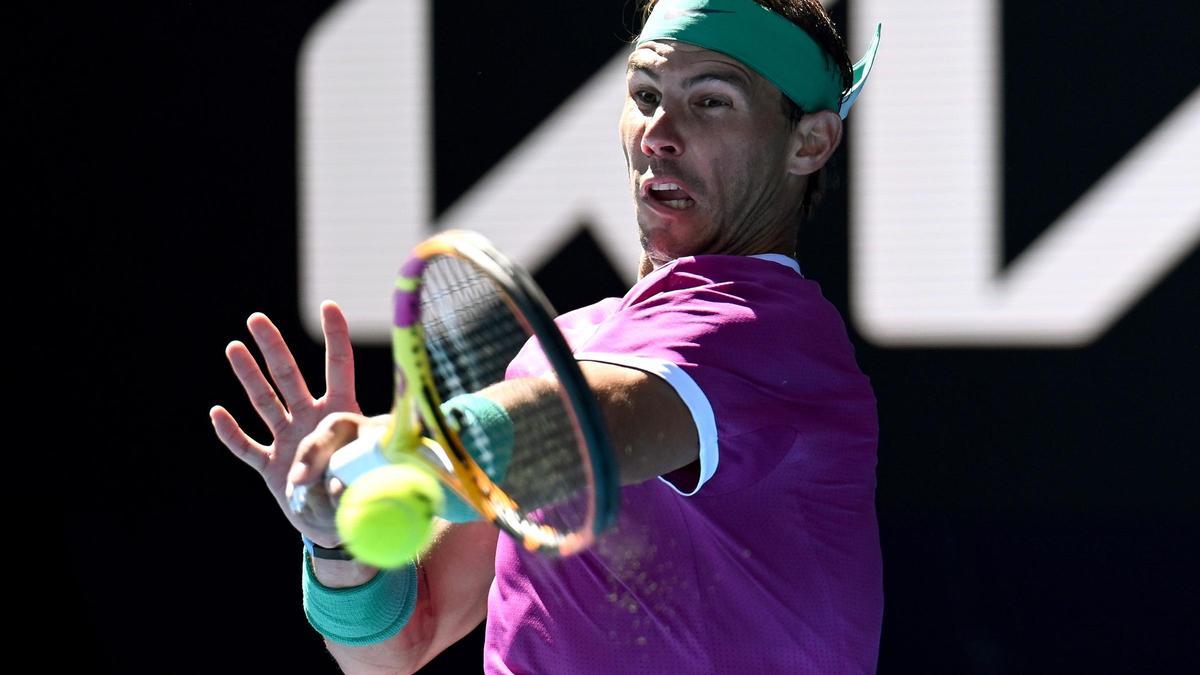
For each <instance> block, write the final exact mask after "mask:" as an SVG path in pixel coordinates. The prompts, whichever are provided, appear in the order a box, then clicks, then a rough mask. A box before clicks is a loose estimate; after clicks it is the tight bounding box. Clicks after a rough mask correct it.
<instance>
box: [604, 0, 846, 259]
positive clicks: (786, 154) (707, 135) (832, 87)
mask: <svg viewBox="0 0 1200 675" xmlns="http://www.w3.org/2000/svg"><path fill="white" fill-rule="evenodd" d="M754 2H756V3H758V6H756V5H754V4H752V3H751V2H750V1H749V0H743V1H742V2H728V1H726V0H722V1H721V2H711V3H696V2H679V1H678V0H663V1H662V3H661V4H662V5H663V6H662V7H660V8H659V10H660V11H659V12H658V13H656V14H655V15H654V16H653V17H652V18H651V20H650V21H649V23H648V24H647V27H646V31H644V32H643V36H642V38H640V39H639V40H638V43H637V46H636V48H635V49H634V50H633V53H632V54H631V55H630V57H629V70H628V77H627V83H628V95H627V98H626V104H625V109H624V111H623V113H622V116H621V125H620V127H621V138H622V142H623V146H624V150H625V155H626V160H627V163H628V166H629V174H630V182H631V187H632V188H633V191H634V202H635V205H636V210H637V217H638V223H639V226H640V227H641V232H642V239H643V242H642V243H643V250H644V251H645V253H646V255H647V256H648V261H647V262H648V263H650V264H653V265H654V266H658V265H661V264H663V263H665V262H667V261H669V260H671V259H674V258H676V257H680V256H684V255H694V254H701V253H728V254H743V255H744V254H749V253H761V252H766V251H776V252H781V253H791V252H793V251H794V250H795V237H796V227H797V225H798V224H799V222H800V220H801V218H802V217H804V216H806V215H807V212H808V211H809V210H811V208H812V206H813V205H814V203H815V202H816V200H817V199H818V198H819V192H820V175H821V169H822V167H824V166H825V163H826V162H827V161H828V159H829V157H830V156H831V155H832V153H833V151H834V150H835V149H836V148H837V146H838V143H839V142H840V140H841V134H842V125H841V118H840V117H839V115H838V112H837V110H838V107H839V104H840V100H841V93H842V92H843V91H845V90H848V89H849V88H850V83H851V80H852V74H851V70H850V65H849V58H848V57H847V55H846V50H845V47H844V43H843V42H842V39H841V37H840V36H838V34H837V32H836V31H835V30H834V28H833V25H832V23H831V22H830V21H829V18H828V16H827V15H826V14H825V11H824V9H823V8H822V7H821V5H820V3H819V2H818V1H817V0H754ZM658 4H660V3H658V2H655V1H654V0H651V2H650V3H649V5H648V7H647V12H648V13H649V12H650V11H652V10H653V9H654V7H655V6H656V5H658ZM760 6H761V7H760ZM763 7H765V8H766V9H769V10H771V11H774V12H776V14H778V16H770V17H769V21H771V22H774V24H770V23H769V24H767V25H766V26H765V28H766V29H773V30H775V31H776V35H777V36H778V37H777V38H776V39H777V40H779V41H780V42H779V44H786V43H787V41H791V44H792V45H795V46H796V47H797V51H795V52H794V56H793V55H791V54H789V56H788V58H789V59H793V58H794V59H798V60H803V59H807V61H804V62H803V63H801V64H800V67H795V68H793V67H791V66H792V63H794V62H795V61H784V62H783V63H782V65H783V69H782V71H786V72H787V73H788V74H787V75H785V76H784V77H782V78H778V79H779V83H777V82H776V81H775V80H773V79H771V78H770V77H769V75H771V73H772V64H771V63H766V64H765V66H764V62H763V61H762V60H761V58H760V59H759V60H757V61H756V59H755V58H754V57H755V56H757V54H750V56H751V58H746V57H744V56H743V58H742V59H739V58H735V57H734V56H731V55H730V53H743V54H744V53H747V52H746V50H755V49H756V48H757V45H756V44H755V41H756V40H758V39H759V36H761V35H762V32H763V28H764V27H763V26H761V25H757V24H750V25H748V26H747V25H743V24H742V23H739V22H740V21H743V20H744V19H743V17H748V18H749V20H751V21H756V20H760V19H761V18H762V17H761V16H759V15H758V14H753V13H751V12H758V11H763V12H765V11H766V10H764V9H762V8H763ZM726 10H733V11H726ZM737 12H742V14H740V15H739V14H737ZM717 14H722V15H725V16H716V17H715V19H714V15H717ZM779 17H783V18H784V19H786V20H787V21H790V22H791V24H792V25H788V24H787V23H785V22H783V21H781V20H780V18H779ZM681 21H682V23H681ZM688 21H692V23H691V24H689V23H688ZM702 21H707V24H704V25H699V26H698V27H699V29H701V30H697V29H696V28H697V25H698V22H702ZM681 25H682V26H684V29H685V30H683V31H679V30H676V29H677V28H678V27H679V26H681ZM664 26H665V28H664ZM797 26H798V27H799V29H801V30H803V33H800V32H799V30H798V29H797V28H796V27H797ZM689 31H690V32H689ZM704 31H708V32H707V33H705V32H704ZM738 31H741V34H738V35H735V33H737V32H738ZM662 35H667V36H670V37H669V38H663V37H660V36H662ZM730 35H732V36H733V37H734V39H733V40H732V41H730V40H728V39H726V38H727V37H729V36H730ZM674 37H678V38H679V39H673V38H674ZM687 40H692V41H693V42H699V43H703V44H709V45H713V44H716V45H717V46H720V47H722V48H724V51H719V50H716V49H710V48H705V47H701V46H697V45H696V44H692V43H690V42H688V41H687ZM738 40H741V43H739V42H738ZM726 44H729V45H730V46H729V47H728V48H725V45H726ZM804 50H808V51H807V52H806V51H804ZM759 53H761V54H765V56H764V57H762V58H766V59H772V58H777V57H776V56H775V53H776V52H775V51H773V50H771V49H767V50H759ZM747 62H750V63H756V64H757V65H758V68H756V67H753V66H751V65H748V63H747ZM764 72H766V73H767V75H764ZM773 72H774V73H776V74H777V73H779V72H781V69H780V68H779V67H778V66H776V67H775V68H774V71H773ZM795 73H800V74H801V76H797V75H796V74H795ZM781 85H782V86H781ZM784 89H786V90H787V91H789V92H790V93H791V94H792V96H791V97H789V96H787V95H785V94H784V93H783V90H784ZM793 99H800V101H801V102H798V101H797V100H793ZM671 186H678V187H677V188H673V187H671ZM646 267H647V265H646V264H644V265H643V272H644V271H646Z"/></svg>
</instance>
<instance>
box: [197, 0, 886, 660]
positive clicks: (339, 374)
mask: <svg viewBox="0 0 1200 675" xmlns="http://www.w3.org/2000/svg"><path fill="white" fill-rule="evenodd" d="M651 8H652V11H651V13H650V14H649V16H648V18H647V21H646V23H645V26H644V29H643V31H642V33H641V35H640V36H639V37H638V38H637V40H636V42H635V45H634V48H633V50H632V52H631V54H630V56H629V62H628V64H629V67H628V77H627V84H628V91H627V98H626V103H625V107H624V111H623V113H622V115H621V119H620V135H621V140H622V143H623V147H624V151H625V157H626V161H627V164H628V169H629V181H630V188H631V190H632V196H633V202H634V212H635V214H636V219H637V223H638V226H639V231H640V233H641V242H642V249H643V253H642V258H641V261H640V264H641V267H640V280H639V281H638V283H637V284H636V285H634V286H633V288H631V289H630V290H629V292H628V293H626V295H625V296H624V297H622V298H610V299H608V300H604V301H602V302H599V303H597V304H595V305H592V306H589V307H585V308H582V309H579V310H576V311H573V312H570V313H568V314H565V315H563V316H562V317H560V318H559V319H558V323H559V326H560V328H561V329H562V330H563V332H564V334H565V336H566V337H567V340H568V342H569V343H570V344H571V346H572V349H573V351H574V352H575V354H576V357H577V359H579V360H580V362H581V366H582V368H583V370H584V373H585V375H586V376H587V378H588V381H589V383H590V384H591V386H592V388H593V390H594V391H595V392H596V394H597V397H598V399H599V400H600V404H601V407H602V410H603V412H604V414H605V417H606V419H607V421H608V423H609V426H610V428H611V429H612V435H613V440H614V447H615V448H617V455H618V463H619V465H620V473H621V478H622V483H623V485H624V487H623V488H622V492H621V515H620V518H619V521H618V523H617V525H616V526H615V528H614V529H613V530H611V531H610V532H609V533H608V534H606V535H605V536H604V537H602V538H601V539H600V540H599V541H598V542H597V544H596V545H595V546H594V547H593V548H592V549H589V550H588V551H586V552H584V553H582V554H580V555H577V556H574V557H571V558H566V559H547V558H543V557H538V556H536V555H532V554H529V553H527V552H526V551H524V549H523V548H522V547H521V546H520V545H519V544H517V543H515V542H513V541H512V540H511V539H510V538H509V537H506V536H502V535H498V533H497V530H496V529H495V528H493V527H492V526H490V525H488V524H485V523H475V522H464V523H456V524H450V523H443V524H442V528H443V530H442V532H441V534H440V535H439V537H438V539H437V540H436V543H435V544H434V546H433V547H432V548H431V549H430V551H429V553H428V554H427V555H425V556H424V557H423V558H422V559H421V560H420V561H419V562H418V563H417V564H414V565H412V566H410V567H409V568H405V569H401V570H397V571H389V572H380V571H379V570H376V569H374V568H370V567H367V566H364V565H361V564H359V563H357V562H355V561H353V560H350V559H348V557H347V556H345V555H344V554H343V553H342V552H340V551H339V550H338V549H337V547H336V545H337V543H338V542H337V541H336V538H335V537H331V535H329V534H328V533H329V532H332V531H333V528H332V527H331V526H329V527H326V528H314V527H312V525H311V524H310V523H301V522H299V521H298V520H296V517H295V516H294V515H293V514H292V513H291V511H290V509H289V508H287V505H286V499H285V496H284V485H285V482H286V479H287V475H288V474H289V472H290V473H291V478H292V480H293V481H294V482H296V483H297V484H310V483H314V482H319V481H321V480H322V476H323V472H324V467H325V464H326V462H327V461H328V457H329V455H330V454H331V453H332V452H333V451H334V450H336V449H337V448H339V447H341V446H342V445H344V444H345V443H347V442H348V441H349V440H351V439H353V438H354V437H355V436H356V433H357V428H358V425H359V424H360V423H361V422H362V421H363V418H362V417H361V416H360V415H359V414H358V413H359V410H358V406H357V403H356V402H355V396H354V382H353V366H352V356H351V349H350V343H349V338H348V334H347V329H346V322H345V319H344V318H343V316H342V314H341V312H340V310H339V309H338V307H337V306H336V305H335V304H333V303H326V304H325V305H324V306H323V307H322V316H323V325H324V332H325V338H326V346H327V347H326V348H327V364H328V365H327V373H326V378H327V382H328V391H327V393H326V394H325V395H324V396H323V397H321V398H320V399H314V397H313V396H312V394H311V393H310V392H309V390H308V388H307V386H306V385H305V383H304V380H303V379H302V378H301V376H300V375H299V373H298V371H297V368H296V365H295V361H294V360H293V359H292V357H291V354H290V352H289V350H288V348H287V345H286V344H285V342H284V340H283V338H282V336H281V335H280V333H279V331H278V330H277V329H276V328H275V327H274V326H273V325H272V324H271V322H270V321H269V320H268V319H267V318H266V317H265V316H262V315H261V314H256V315H254V316H252V317H251V318H250V320H249V326H250V330H251V332H252V334H253V337H254V339H255V341H256V342H257V344H258V345H259V347H260V349H261V350H262V352H263V355H264V358H265V361H266V363H267V366H268V368H269V370H270V373H271V375H272V377H273V379H274V381H275V382H276V384H277V385H278V388H279V391H280V393H281V395H282V398H283V400H282V401H280V400H278V399H277V398H276V397H275V395H274V394H273V392H272V389H271V387H270V385H269V384H268V382H267V379H266V377H265V376H264V374H263V373H262V371H261V369H260V368H259V366H258V365H257V363H256V361H255V359H254V358H253V356H251V354H250V353H249V351H248V350H247V349H246V347H245V346H244V345H242V344H240V343H236V342H235V343H232V344H231V345H230V347H229V348H228V349H227V355H228V357H229V360H230V363H231V364H232V366H233V369H234V371H235V373H236V374H237V376H238V378H239V379H240V380H241V382H242V383H243V385H244V387H245V389H246V390H247V392H248V394H249V395H250V397H251V399H252V401H253V403H254V406H255V408H256V410H257V411H258V412H259V414H260V415H261V416H262V417H263V419H264V420H265V421H266V422H267V424H268V426H269V427H270V428H271V430H272V431H273V433H274V435H275V437H274V442H273V443H272V445H270V446H263V445H260V444H257V443H255V442H254V441H253V440H251V439H250V438H249V437H247V436H246V435H245V433H244V432H242V431H241V430H240V428H239V427H238V425H237V424H236V422H235V421H234V419H233V418H232V417H231V416H230V415H229V413H228V412H226V411H225V410H224V409H223V408H220V407H217V408H214V409H213V411H212V419H213V423H214V426H215V428H216V431H217V434H218V436H219V437H220V438H221V440H222V441H223V442H224V443H225V444H226V445H227V446H228V447H229V448H230V449H231V450H232V451H233V452H234V453H235V454H237V455H238V456H239V457H241V458H242V459H243V460H245V461H246V462H247V463H249V464H251V465H252V466H254V467H255V468H256V469H257V470H258V471H259V472H260V473H261V474H262V475H263V477H264V479H265V480H266V482H267V484H268V487H269V488H270V489H271V491H272V493H273V494H274V496H275V497H276V498H277V499H278V500H279V502H280V505H281V507H282V508H283V510H284V512H285V513H286V514H288V517H289V518H292V519H293V523H294V524H296V526H297V528H298V529H299V530H300V531H301V532H302V533H304V534H305V535H306V538H307V540H308V546H307V548H306V552H305V556H304V589H305V609H306V613H307V616H308V618H309V620H310V622H311V623H312V625H313V626H314V628H315V629H316V630H318V631H319V632H320V633H322V634H323V635H324V636H325V638H326V644H327V646H328V648H329V650H330V652H331V653H332V654H333V655H334V657H335V658H336V659H337V661H338V663H339V664H340V665H341V666H342V668H343V669H344V670H345V671H346V672H352V673H394V672H410V671H414V670H416V669H418V668H420V667H421V666H422V665H423V664H425V663H427V662H428V661H429V660H430V659H432V658H433V657H434V656H436V655H437V654H438V653H439V652H441V651H442V650H443V649H445V648H446V647H447V646H449V645H450V644H452V643H454V642H455V641H457V640H458V639H460V638H461V637H462V636H464V635H465V634H466V633H468V632H469V631H470V630H472V629H473V628H474V627H475V626H477V625H478V623H479V622H480V621H481V620H484V619H485V618H486V620H487V635H486V644H485V650H484V669H485V670H486V671H487V672H489V673H618V672H619V673H632V672H637V673H685V672H687V673H691V672H696V673H716V672H773V673H783V672H786V673H864V672H873V671H874V669H875V665H876V658H877V653H878V645H879V635H880V625H881V619H882V610H883V593H882V572H881V562H880V551H879V538H878V532H877V527H876V518H875V509H874V490H875V462H876V442H877V436H878V432H877V422H876V408H875V399H874V396H873V393H872V390H871V387H870V384H869V382H868V380H867V378H866V377H865V376H864V375H863V374H862V373H861V371H860V370H859V368H858V366H857V364H856V362H855V359H854V354H853V349H852V347H851V344H850V341H849V339H848V337H847V334H846V330H845V326H844V324H843V321H842V319H841V317H840V316H839V314H838V312H837V310H836V309H835V308H834V307H833V306H832V305H831V304H830V303H829V302H828V301H826V300H825V299H824V297H822V295H821V291H820V288H819V286H818V285H817V283H815V282H813V281H811V280H809V279H807V278H805V276H804V274H803V272H802V270H801V269H800V267H799V265H798V263H797V261H796V259H795V253H796V251H797V250H798V247H799V246H802V245H803V243H804V242H803V240H802V239H801V238H800V237H799V232H800V230H799V227H800V224H801V223H802V222H803V221H804V220H805V218H806V217H807V216H808V215H809V214H810V213H811V211H812V209H813V207H814V206H815V204H816V202H817V201H818V199H819V197H820V193H821V189H822V188H821V184H822V181H821V175H822V169H823V167H825V165H826V163H827V162H828V160H829V158H830V156H831V155H832V154H833V153H834V151H835V150H836V148H837V147H838V145H839V143H840V141H841V139H842V119H843V118H844V116H845V114H846V113H847V112H848V111H849V108H850V105H851V104H852V103H853V101H854V99H855V97H856V96H857V95H858V93H859V91H860V90H861V86H862V83H863V81H864V80H865V77H866V74H867V72H869V70H870V65H871V62H872V60H873V58H874V50H875V48H876V46H877V44H878V40H877V39H876V40H875V41H874V42H873V43H872V46H871V48H870V49H869V51H868V55H867V57H866V58H865V59H864V60H863V61H861V62H860V63H859V64H858V65H857V66H853V67H852V66H851V64H850V60H849V58H848V57H847V54H846V50H845V46H844V43H843V41H842V39H841V37H840V36H839V35H838V34H837V32H836V29H835V28H834V26H833V25H832V22H831V21H830V19H829V17H828V16H827V15H826V13H825V11H824V9H823V8H822V6H821V4H820V2H818V0H661V1H660V2H658V3H657V4H654V3H651ZM876 38H878V33H877V34H876ZM538 357H539V354H538V353H537V350H536V348H535V347H532V346H528V347H527V348H526V349H525V351H523V352H522V353H521V354H520V355H519V356H518V357H517V359H516V360H515V361H514V362H513V364H512V366H511V367H510V375H529V376H536V375H538V374H540V373H541V372H544V370H545V368H546V365H545V364H544V363H543V360H542V359H539V358H538ZM330 413H336V414H332V415H330ZM335 489H336V488H335Z"/></svg>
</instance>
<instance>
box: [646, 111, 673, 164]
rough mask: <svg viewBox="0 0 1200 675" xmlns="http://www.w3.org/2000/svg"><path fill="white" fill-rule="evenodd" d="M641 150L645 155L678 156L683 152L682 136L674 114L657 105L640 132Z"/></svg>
mask: <svg viewBox="0 0 1200 675" xmlns="http://www.w3.org/2000/svg"><path fill="white" fill-rule="evenodd" d="M642 152H643V153H644V154H645V155H646V156H647V157H678V156H679V155H682V154H683V138H682V137H681V136H680V135H679V128H678V126H677V125H676V123H675V115H674V114H672V113H668V112H667V111H666V109H665V108H663V107H662V106H659V107H658V109H657V110H655V111H654V116H653V117H651V118H650V120H649V121H648V122H647V123H646V130H645V132H644V133H642Z"/></svg>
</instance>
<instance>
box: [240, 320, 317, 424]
mask: <svg viewBox="0 0 1200 675" xmlns="http://www.w3.org/2000/svg"><path fill="white" fill-rule="evenodd" d="M246 326H247V327H248V328H249V329H250V334H251V335H252V336H253V337H254V342H255V344H257V345H258V348H259V350H261V351H262V355H263V360H264V361H266V362H267V370H269V371H270V372H271V379H272V380H274V381H275V384H276V385H277V386H278V387H279V393H280V394H282V395H283V400H284V402H285V403H287V407H288V410H291V411H292V412H293V413H295V412H296V411H297V410H298V409H302V408H310V407H312V404H313V397H312V394H310V393H309V391H308V385H307V384H305V382H304V377H303V376H301V375H300V368H299V367H298V366H297V365H296V359H295V358H294V357H293V356H292V350H290V349H288V346H287V342H285V341H284V339H283V334H282V333H280V332H279V329H278V328H276V327H275V324H273V323H271V320H270V319H268V318H267V315H266V314H263V313H261V312H255V313H254V314H251V315H250V318H249V319H247V320H246Z"/></svg>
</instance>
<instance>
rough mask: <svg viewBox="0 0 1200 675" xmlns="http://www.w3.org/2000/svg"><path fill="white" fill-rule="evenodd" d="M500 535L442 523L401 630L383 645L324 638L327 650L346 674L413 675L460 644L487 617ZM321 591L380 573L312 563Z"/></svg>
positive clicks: (480, 526) (421, 564) (350, 564)
mask: <svg viewBox="0 0 1200 675" xmlns="http://www.w3.org/2000/svg"><path fill="white" fill-rule="evenodd" d="M497 536H498V531H497V530H496V528H495V526H493V525H492V524H491V523H488V522H471V523H462V524H451V523H448V522H445V521H442V522H441V523H440V527H439V532H438V534H437V536H436V538H435V540H434V543H433V545H432V546H431V547H430V548H429V550H428V551H427V552H426V553H425V554H424V555H422V556H421V558H420V559H419V560H418V563H417V602H416V607H415V608H414V609H413V613H412V616H411V617H410V618H409V620H408V623H407V624H406V625H405V626H404V629H403V630H401V631H400V632H399V633H397V634H396V636H395V637H392V638H390V639H388V640H385V641H383V642H380V643H377V644H374V645H369V646H364V647H352V646H349V645H343V644H339V643H337V642H333V641H331V640H329V639H328V638H326V640H325V646H326V648H328V649H329V653H330V654H332V655H333V657H334V658H335V659H337V662H338V665H339V666H341V668H342V670H343V671H344V672H346V673H363V674H371V675H376V674H382V673H387V674H388V675H391V674H393V673H411V672H415V671H416V670H417V669H419V668H421V667H422V666H424V665H425V664H426V663H428V662H429V661H430V660H432V659H433V657H435V656H437V655H438V654H440V653H441V652H442V650H444V649H446V648H447V647H449V646H450V645H452V644H454V643H455V642H457V641H458V640H460V639H462V637H463V636H465V635H466V634H467V633H469V632H470V631H471V630H472V629H474V628H475V627H476V626H478V625H479V622H480V621H483V619H484V617H486V616H487V596H488V589H489V588H490V587H491V583H492V577H493V576H494V574H495V559H496V537H497ZM312 562H313V564H314V567H313V573H314V575H315V576H316V577H317V580H318V581H320V582H321V584H322V585H325V586H329V587H333V588H341V587H347V586H358V585H361V584H364V583H366V582H367V581H370V580H371V579H372V578H373V577H374V576H375V574H377V573H378V570H376V569H375V568H374V567H369V566H366V565H362V564H360V563H358V562H355V561H352V560H346V561H343V560H325V559H321V558H315V559H313V561H312Z"/></svg>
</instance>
